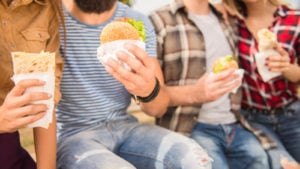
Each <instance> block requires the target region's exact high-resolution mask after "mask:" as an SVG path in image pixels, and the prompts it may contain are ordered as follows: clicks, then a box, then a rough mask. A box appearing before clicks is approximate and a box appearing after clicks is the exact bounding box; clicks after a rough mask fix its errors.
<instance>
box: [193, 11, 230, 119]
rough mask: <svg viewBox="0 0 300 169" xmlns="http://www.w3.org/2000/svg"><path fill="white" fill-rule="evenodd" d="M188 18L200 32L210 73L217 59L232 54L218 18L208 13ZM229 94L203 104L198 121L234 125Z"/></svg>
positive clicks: (207, 68)
mask: <svg viewBox="0 0 300 169" xmlns="http://www.w3.org/2000/svg"><path fill="white" fill-rule="evenodd" d="M189 18H190V19H191V20H193V21H194V23H195V24H196V25H197V27H198V28H199V29H200V30H201V32H202V34H203V36H204V40H205V48H206V49H205V51H206V70H207V71H208V72H211V70H212V65H213V63H214V62H215V60H216V59H218V58H219V57H222V56H225V55H228V54H232V51H231V48H230V46H229V42H228V41H227V39H226V37H225V35H224V32H223V30H222V28H221V26H220V23H219V20H218V18H217V17H216V16H215V15H214V14H213V13H212V12H210V14H209V15H194V14H191V13H190V14H189ZM230 106H231V105H230V98H229V94H225V95H224V96H222V97H221V98H219V99H217V100H215V101H212V102H209V103H205V104H203V105H202V107H201V110H200V112H199V116H198V121H199V122H204V123H210V124H229V123H234V122H235V121H236V118H235V116H234V114H233V113H232V112H230Z"/></svg>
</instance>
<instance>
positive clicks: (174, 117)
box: [150, 0, 236, 135]
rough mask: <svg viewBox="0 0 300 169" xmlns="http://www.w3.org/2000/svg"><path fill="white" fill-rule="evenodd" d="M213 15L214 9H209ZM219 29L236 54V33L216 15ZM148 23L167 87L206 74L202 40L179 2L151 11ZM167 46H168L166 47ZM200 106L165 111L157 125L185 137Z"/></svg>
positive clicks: (186, 83) (196, 78) (191, 80)
mask: <svg viewBox="0 0 300 169" xmlns="http://www.w3.org/2000/svg"><path fill="white" fill-rule="evenodd" d="M212 10H213V12H215V13H216V11H214V9H212ZM216 15H217V16H219V19H220V23H221V27H222V29H223V30H224V33H225V36H226V37H227V39H228V42H229V44H230V47H231V49H232V50H233V51H234V52H233V53H236V51H235V49H236V48H235V40H234V39H233V37H235V30H233V28H232V27H231V26H229V25H227V24H225V22H224V21H223V20H221V17H220V15H219V14H217V13H216ZM150 19H151V20H152V23H153V25H154V27H155V29H156V33H157V41H158V47H157V50H158V51H157V57H158V59H159V61H160V63H161V66H162V70H163V74H164V79H165V83H166V84H167V85H170V86H176V85H188V84H193V83H195V82H196V81H197V80H198V79H199V78H200V77H201V76H202V75H203V74H204V73H205V72H206V59H205V44H204V37H203V35H202V33H201V32H200V30H199V29H198V27H197V26H196V25H195V24H194V23H193V21H191V20H190V19H189V18H188V13H187V12H186V9H185V7H184V5H183V3H182V2H181V1H180V0H175V1H172V3H170V4H168V5H166V6H164V7H162V8H161V9H158V10H156V11H153V12H152V13H151V14H150ZM165 42H167V43H165ZM200 108H201V105H199V106H179V107H171V108H169V109H168V111H167V113H166V114H165V115H164V117H162V118H160V119H157V123H158V124H159V125H162V126H164V127H166V128H169V129H171V130H174V131H177V132H180V133H182V134H186V135H188V134H189V133H190V132H191V130H192V127H193V126H194V124H195V122H196V119H197V117H198V113H199V110H200Z"/></svg>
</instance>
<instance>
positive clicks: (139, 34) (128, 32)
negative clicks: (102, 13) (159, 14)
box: [100, 18, 146, 44]
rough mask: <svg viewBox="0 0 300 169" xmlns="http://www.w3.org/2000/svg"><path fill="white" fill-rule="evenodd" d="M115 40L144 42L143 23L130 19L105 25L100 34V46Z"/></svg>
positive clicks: (122, 19)
mask: <svg viewBox="0 0 300 169" xmlns="http://www.w3.org/2000/svg"><path fill="white" fill-rule="evenodd" d="M116 40H141V41H145V40H146V33H145V28H144V24H143V22H142V21H136V20H134V19H131V18H121V19H118V20H115V21H113V22H111V23H109V24H107V25H106V26H105V27H104V28H103V30H102V32H101V34H100V42H101V44H105V43H108V42H112V41H116Z"/></svg>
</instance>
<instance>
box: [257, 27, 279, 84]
mask: <svg viewBox="0 0 300 169" xmlns="http://www.w3.org/2000/svg"><path fill="white" fill-rule="evenodd" d="M257 37H258V50H259V52H258V53H256V55H255V61H256V65H257V69H258V72H259V74H260V76H261V78H262V80H263V81H264V82H267V81H269V80H270V79H272V78H274V77H277V76H279V75H281V73H279V72H271V71H269V69H268V67H267V66H266V59H267V57H268V56H276V55H279V53H278V52H277V51H276V50H274V48H276V47H277V46H278V45H279V44H278V42H277V36H276V34H274V33H273V32H271V31H270V30H269V29H265V28H264V29H261V30H260V31H258V33H257Z"/></svg>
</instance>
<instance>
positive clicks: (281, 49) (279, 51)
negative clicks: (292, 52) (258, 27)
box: [275, 44, 288, 56]
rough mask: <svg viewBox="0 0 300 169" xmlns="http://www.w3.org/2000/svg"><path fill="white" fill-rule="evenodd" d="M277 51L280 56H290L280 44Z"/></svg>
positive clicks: (276, 48)
mask: <svg viewBox="0 0 300 169" xmlns="http://www.w3.org/2000/svg"><path fill="white" fill-rule="evenodd" d="M275 50H276V51H277V52H278V53H279V54H280V56H288V52H287V51H285V50H284V49H283V48H282V47H281V46H280V45H279V44H278V45H276V47H275Z"/></svg>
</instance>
